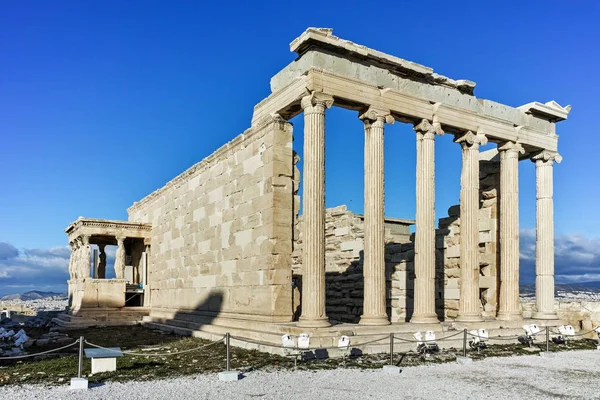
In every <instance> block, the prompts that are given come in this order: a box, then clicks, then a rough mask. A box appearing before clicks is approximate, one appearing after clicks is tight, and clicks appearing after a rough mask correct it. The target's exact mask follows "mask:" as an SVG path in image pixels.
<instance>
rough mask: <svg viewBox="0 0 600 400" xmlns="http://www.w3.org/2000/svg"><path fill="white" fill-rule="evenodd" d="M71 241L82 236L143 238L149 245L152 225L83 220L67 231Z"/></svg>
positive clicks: (70, 225) (79, 219) (70, 226)
mask: <svg viewBox="0 0 600 400" xmlns="http://www.w3.org/2000/svg"><path fill="white" fill-rule="evenodd" d="M65 233H66V234H67V235H68V237H69V241H72V240H73V239H75V238H78V237H80V236H110V237H113V238H114V237H119V236H123V237H134V238H143V239H144V240H146V241H147V243H149V241H150V239H151V237H152V225H151V224H145V223H137V222H127V221H115V220H108V219H96V218H83V217H80V218H78V219H77V221H75V222H72V223H71V224H69V226H68V227H67V228H66V229H65Z"/></svg>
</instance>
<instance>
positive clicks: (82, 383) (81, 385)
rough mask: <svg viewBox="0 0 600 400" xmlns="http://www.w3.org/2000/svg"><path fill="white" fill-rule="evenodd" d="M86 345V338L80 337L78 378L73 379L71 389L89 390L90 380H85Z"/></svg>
mask: <svg viewBox="0 0 600 400" xmlns="http://www.w3.org/2000/svg"><path fill="white" fill-rule="evenodd" d="M84 344H85V338H84V337H83V336H80V337H79V359H78V362H77V378H71V389H75V390H78V389H87V388H88V380H87V379H85V378H83V345H84Z"/></svg>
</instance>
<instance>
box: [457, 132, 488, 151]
mask: <svg viewBox="0 0 600 400" xmlns="http://www.w3.org/2000/svg"><path fill="white" fill-rule="evenodd" d="M454 141H455V142H456V143H459V144H460V145H461V146H462V148H463V149H467V148H473V149H475V150H476V149H479V146H480V145H481V146H485V145H486V144H487V142H488V140H487V137H486V136H485V134H483V133H480V132H478V133H473V132H472V131H466V132H464V133H461V134H458V135H456V136H455V137H454Z"/></svg>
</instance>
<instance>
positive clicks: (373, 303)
mask: <svg viewBox="0 0 600 400" xmlns="http://www.w3.org/2000/svg"><path fill="white" fill-rule="evenodd" d="M359 118H360V119H362V120H363V122H364V124H365V171H364V174H365V195H364V196H365V198H364V202H365V211H364V213H365V219H364V221H365V222H364V224H365V245H364V262H363V274H364V297H363V313H362V315H361V317H360V321H359V323H360V324H361V325H388V324H389V323H390V321H389V319H388V316H387V313H386V310H385V306H386V292H385V221H384V213H385V211H384V171H383V152H384V145H383V143H384V139H383V131H384V126H385V123H386V122H388V123H390V124H391V123H393V122H394V118H393V117H392V116H391V115H390V112H389V111H382V110H376V109H374V108H369V109H368V110H367V111H366V112H365V113H363V114H362V115H361V116H360V117H359Z"/></svg>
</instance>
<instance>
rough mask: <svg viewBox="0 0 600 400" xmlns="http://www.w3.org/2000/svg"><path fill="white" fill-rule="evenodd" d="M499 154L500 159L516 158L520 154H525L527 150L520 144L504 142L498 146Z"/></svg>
mask: <svg viewBox="0 0 600 400" xmlns="http://www.w3.org/2000/svg"><path fill="white" fill-rule="evenodd" d="M498 152H499V153H500V157H512V158H516V157H518V156H519V154H524V153H525V149H524V148H523V146H522V145H521V143H519V142H504V143H501V144H498Z"/></svg>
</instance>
